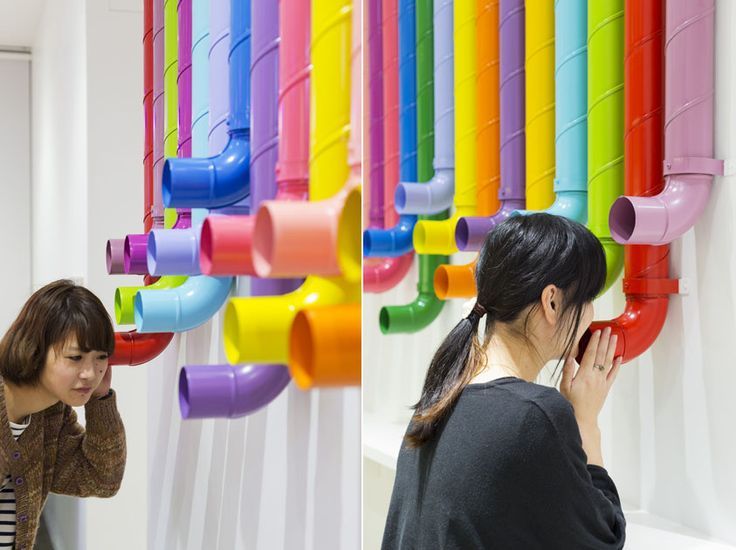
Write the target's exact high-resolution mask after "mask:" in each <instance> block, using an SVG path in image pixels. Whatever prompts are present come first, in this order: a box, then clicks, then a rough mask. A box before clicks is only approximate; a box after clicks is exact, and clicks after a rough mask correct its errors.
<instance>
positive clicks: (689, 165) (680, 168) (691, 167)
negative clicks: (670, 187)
mask: <svg viewBox="0 0 736 550" xmlns="http://www.w3.org/2000/svg"><path fill="white" fill-rule="evenodd" d="M662 169H663V172H664V175H665V176H672V175H680V174H703V175H708V176H723V175H724V161H722V160H717V159H712V158H704V157H677V158H673V159H671V160H665V161H664V162H663V163H662Z"/></svg>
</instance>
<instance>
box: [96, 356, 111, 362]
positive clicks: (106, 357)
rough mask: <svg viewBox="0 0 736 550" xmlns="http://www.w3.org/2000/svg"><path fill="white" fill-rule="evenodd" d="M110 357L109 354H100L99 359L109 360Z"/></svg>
mask: <svg viewBox="0 0 736 550" xmlns="http://www.w3.org/2000/svg"><path fill="white" fill-rule="evenodd" d="M109 358H110V356H109V355H100V356H99V357H98V358H97V360H98V361H107V360H108V359H109Z"/></svg>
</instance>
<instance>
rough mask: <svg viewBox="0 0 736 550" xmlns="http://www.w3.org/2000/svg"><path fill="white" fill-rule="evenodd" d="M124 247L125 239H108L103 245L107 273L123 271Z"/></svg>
mask: <svg viewBox="0 0 736 550" xmlns="http://www.w3.org/2000/svg"><path fill="white" fill-rule="evenodd" d="M124 247H125V239H108V241H107V246H106V247H105V264H106V265H107V273H108V275H121V274H123V273H125V257H124V252H123V250H124Z"/></svg>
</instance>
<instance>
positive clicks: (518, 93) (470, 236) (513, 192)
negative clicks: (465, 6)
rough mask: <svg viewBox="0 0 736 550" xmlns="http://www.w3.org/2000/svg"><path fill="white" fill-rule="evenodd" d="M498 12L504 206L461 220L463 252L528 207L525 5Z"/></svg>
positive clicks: (504, 1) (505, 4)
mask: <svg viewBox="0 0 736 550" xmlns="http://www.w3.org/2000/svg"><path fill="white" fill-rule="evenodd" d="M499 10H500V11H499V26H498V29H499V41H500V44H499V50H500V56H501V63H500V69H499V70H500V94H501V95H500V98H499V102H500V108H501V151H500V156H501V158H500V163H501V186H500V187H499V189H498V198H499V200H500V201H501V206H500V208H499V209H498V212H496V213H495V214H494V215H492V216H489V217H476V216H473V217H466V218H460V220H458V223H457V226H456V227H455V242H456V243H457V247H458V248H459V249H460V250H480V248H481V246H482V245H483V240H484V239H485V237H486V234H487V233H488V232H489V231H492V230H493V229H494V228H495V227H496V226H497V225H498V224H500V223H501V222H503V221H505V220H506V219H508V218H509V216H510V215H511V213H512V212H513V211H514V210H518V209H523V208H524V207H525V206H526V188H525V180H526V162H525V161H526V157H525V151H526V135H525V129H524V124H525V110H524V109H525V106H524V93H525V77H524V2H523V0H501V2H500V4H499ZM478 154H479V155H480V154H483V152H482V151H478Z"/></svg>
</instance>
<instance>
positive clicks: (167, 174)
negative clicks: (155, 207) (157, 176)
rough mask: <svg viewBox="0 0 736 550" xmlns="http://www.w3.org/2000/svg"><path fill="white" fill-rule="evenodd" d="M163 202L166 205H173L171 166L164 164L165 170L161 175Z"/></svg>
mask: <svg viewBox="0 0 736 550" xmlns="http://www.w3.org/2000/svg"><path fill="white" fill-rule="evenodd" d="M161 200H162V202H163V203H164V205H169V204H171V164H170V163H169V162H168V161H166V162H164V168H163V171H162V173H161Z"/></svg>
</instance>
